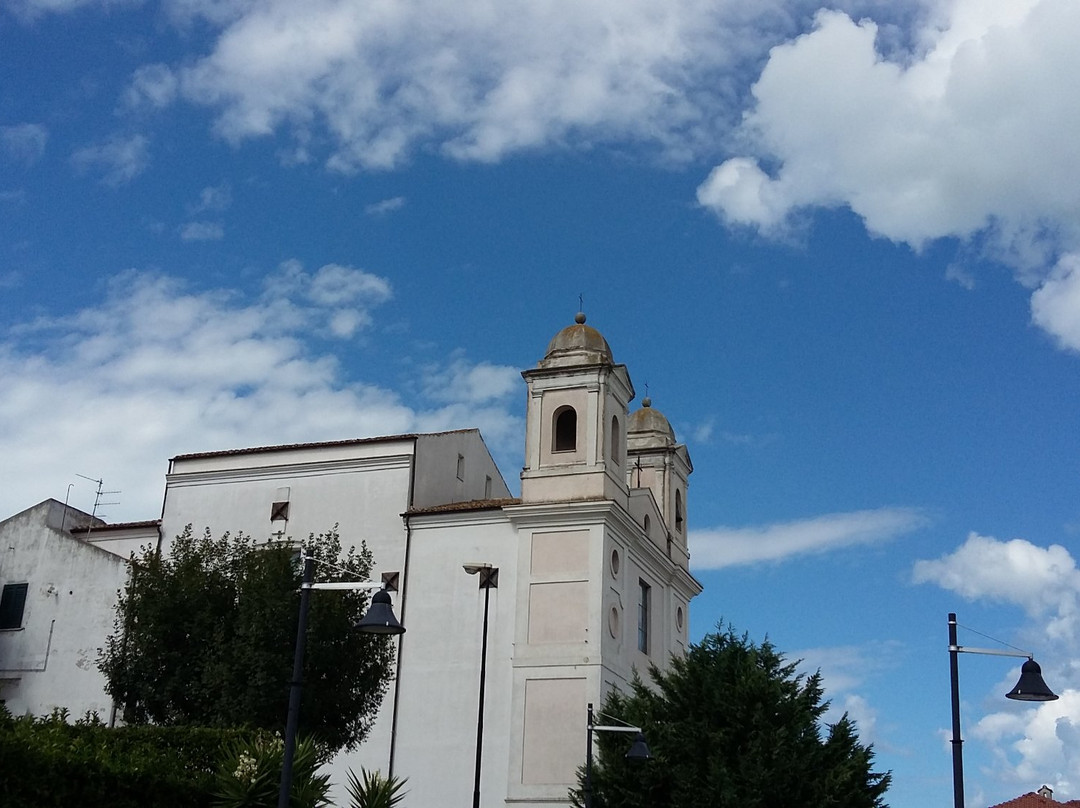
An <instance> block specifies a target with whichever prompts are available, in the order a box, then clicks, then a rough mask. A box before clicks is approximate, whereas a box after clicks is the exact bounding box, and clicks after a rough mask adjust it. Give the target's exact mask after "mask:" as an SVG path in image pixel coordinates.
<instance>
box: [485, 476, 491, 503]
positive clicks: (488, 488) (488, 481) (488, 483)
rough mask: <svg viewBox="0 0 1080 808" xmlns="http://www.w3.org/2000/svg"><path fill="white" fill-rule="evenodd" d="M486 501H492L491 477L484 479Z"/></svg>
mask: <svg viewBox="0 0 1080 808" xmlns="http://www.w3.org/2000/svg"><path fill="white" fill-rule="evenodd" d="M484 499H491V475H490V474H488V475H485V477H484Z"/></svg>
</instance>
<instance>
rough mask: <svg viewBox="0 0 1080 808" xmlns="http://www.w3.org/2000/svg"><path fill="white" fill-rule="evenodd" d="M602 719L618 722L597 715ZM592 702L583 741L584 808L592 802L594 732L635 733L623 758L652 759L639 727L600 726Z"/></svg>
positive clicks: (622, 724)
mask: <svg viewBox="0 0 1080 808" xmlns="http://www.w3.org/2000/svg"><path fill="white" fill-rule="evenodd" d="M599 715H600V716H601V717H602V718H606V719H608V720H609V721H619V719H618V718H614V717H613V716H610V715H604V713H599ZM594 718H595V716H594V714H593V706H592V702H589V719H588V724H587V725H586V726H587V731H586V733H585V734H586V739H585V787H584V788H583V789H582V794H583V796H584V797H585V808H593V802H592V797H593V794H592V736H593V733H594V732H633V733H636V735H635V737H634V742H633V743H632V744H631V745H630V749H629V750H628V751H627V753H626V755H625V756H624V757H625V758H626V759H627V760H633V761H638V762H640V761H644V760H648V759H649V758H651V757H652V753H651V752H650V751H649V745H648V744H647V743H645V734H644V733H643V732H642V731H641V727H635V726H632V725H631V724H627V723H626V722H623V721H620V723H619V724H617V725H613V724H608V725H600V724H597V723H596V722H595V720H594Z"/></svg>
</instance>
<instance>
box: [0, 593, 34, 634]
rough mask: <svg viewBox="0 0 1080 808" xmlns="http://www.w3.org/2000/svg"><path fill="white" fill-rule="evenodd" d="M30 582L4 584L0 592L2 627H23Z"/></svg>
mask: <svg viewBox="0 0 1080 808" xmlns="http://www.w3.org/2000/svg"><path fill="white" fill-rule="evenodd" d="M29 588H30V584H4V591H3V594H0V629H5V628H9V629H10V628H22V620H23V609H24V608H25V607H26V590H27V589H29Z"/></svg>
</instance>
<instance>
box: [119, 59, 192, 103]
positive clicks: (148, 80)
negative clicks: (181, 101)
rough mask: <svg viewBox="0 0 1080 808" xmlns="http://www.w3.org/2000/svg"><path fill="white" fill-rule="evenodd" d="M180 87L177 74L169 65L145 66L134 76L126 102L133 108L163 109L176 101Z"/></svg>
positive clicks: (126, 95)
mask: <svg viewBox="0 0 1080 808" xmlns="http://www.w3.org/2000/svg"><path fill="white" fill-rule="evenodd" d="M179 85H180V83H179V81H178V80H177V78H176V74H175V73H173V71H172V69H171V68H170V67H169V66H168V65H164V64H150V65H143V66H142V67H139V68H138V69H136V70H135V73H134V74H133V75H132V77H131V84H129V85H128V89H127V92H126V93H125V96H124V100H125V102H126V103H127V105H128V106H129V107H132V108H138V107H141V106H149V107H152V108H154V109H161V108H163V107H167V106H168V105H169V104H171V103H172V102H173V101H174V100H175V99H176V96H177V93H178V91H179Z"/></svg>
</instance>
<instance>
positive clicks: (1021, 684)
mask: <svg viewBox="0 0 1080 808" xmlns="http://www.w3.org/2000/svg"><path fill="white" fill-rule="evenodd" d="M959 654H986V655H989V656H1008V657H1020V658H1026V659H1027V662H1025V663H1024V665H1023V667H1021V668H1020V680H1019V681H1018V682H1017V683H1016V687H1014V688H1013V689H1012V690H1010V691H1009V692H1008V693H1006V694H1005V698H1007V699H1014V700H1016V701H1053V700H1054V699H1056V698H1057V695H1056V694H1055V693H1054V692H1053V691H1052V690H1050V688H1049V687H1047V686H1046V682H1044V681H1043V678H1042V668H1040V667H1039V663H1038V662H1036V661H1035V660H1034V658H1033V657H1032V655H1031V654H1030V653H1028V652H1026V651H998V650H996V649H992V648H967V647H965V646H962V645H957V644H956V615H955V614H954V613H952V612H950V613H949V678H950V682H951V684H952V764H953V806H954V808H964V753H963V743H964V742H963V740H961V738H960V677H959V672H958V665H957V656H958V655H959Z"/></svg>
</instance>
